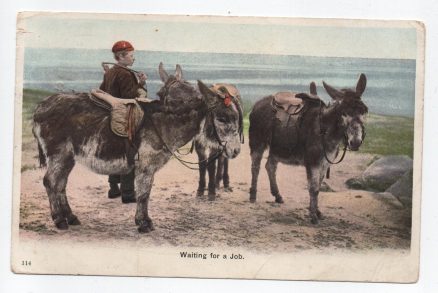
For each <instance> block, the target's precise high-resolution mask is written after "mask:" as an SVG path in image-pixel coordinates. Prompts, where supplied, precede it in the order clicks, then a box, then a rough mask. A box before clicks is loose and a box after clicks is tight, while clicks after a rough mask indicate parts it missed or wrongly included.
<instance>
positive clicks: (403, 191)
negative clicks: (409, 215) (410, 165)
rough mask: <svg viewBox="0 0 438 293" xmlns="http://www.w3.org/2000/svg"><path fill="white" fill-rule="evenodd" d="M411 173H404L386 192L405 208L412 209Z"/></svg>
mask: <svg viewBox="0 0 438 293" xmlns="http://www.w3.org/2000/svg"><path fill="white" fill-rule="evenodd" d="M412 181H413V172H412V169H411V170H410V171H408V172H406V173H405V174H404V175H403V176H402V177H401V178H400V179H399V180H397V182H395V183H394V184H393V185H391V186H390V187H389V188H388V189H387V190H386V192H390V193H391V194H392V195H394V196H395V197H397V199H398V200H399V201H400V202H401V203H402V204H403V206H405V207H409V208H410V207H412V188H413V184H412Z"/></svg>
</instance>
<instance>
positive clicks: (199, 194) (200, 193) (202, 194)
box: [196, 190, 204, 197]
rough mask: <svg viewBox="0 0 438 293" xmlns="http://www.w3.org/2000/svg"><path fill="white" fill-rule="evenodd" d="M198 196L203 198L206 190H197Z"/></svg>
mask: <svg viewBox="0 0 438 293" xmlns="http://www.w3.org/2000/svg"><path fill="white" fill-rule="evenodd" d="M196 196H197V197H203V196H204V190H197V191H196Z"/></svg>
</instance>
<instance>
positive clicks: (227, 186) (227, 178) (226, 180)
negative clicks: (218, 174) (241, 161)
mask: <svg viewBox="0 0 438 293" xmlns="http://www.w3.org/2000/svg"><path fill="white" fill-rule="evenodd" d="M228 164H229V160H228V158H224V189H225V191H226V192H232V191H233V188H231V186H230V175H229V174H228Z"/></svg>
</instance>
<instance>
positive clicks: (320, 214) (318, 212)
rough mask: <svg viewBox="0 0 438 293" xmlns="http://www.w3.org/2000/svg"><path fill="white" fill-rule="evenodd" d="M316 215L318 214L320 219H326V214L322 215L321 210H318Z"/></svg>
mask: <svg viewBox="0 0 438 293" xmlns="http://www.w3.org/2000/svg"><path fill="white" fill-rule="evenodd" d="M316 216H317V217H318V219H320V220H323V219H324V216H323V215H322V213H321V212H320V211H319V210H317V211H316Z"/></svg>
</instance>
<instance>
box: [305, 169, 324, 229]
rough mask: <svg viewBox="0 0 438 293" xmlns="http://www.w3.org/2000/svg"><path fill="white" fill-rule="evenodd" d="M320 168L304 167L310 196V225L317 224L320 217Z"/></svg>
mask: <svg viewBox="0 0 438 293" xmlns="http://www.w3.org/2000/svg"><path fill="white" fill-rule="evenodd" d="M321 171H322V166H306V173H307V182H308V184H309V195H310V205H309V211H310V218H311V222H312V224H318V222H319V218H320V217H322V214H321V212H320V211H319V209H318V195H319V187H320V186H321Z"/></svg>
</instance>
